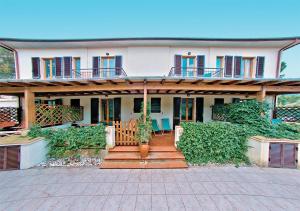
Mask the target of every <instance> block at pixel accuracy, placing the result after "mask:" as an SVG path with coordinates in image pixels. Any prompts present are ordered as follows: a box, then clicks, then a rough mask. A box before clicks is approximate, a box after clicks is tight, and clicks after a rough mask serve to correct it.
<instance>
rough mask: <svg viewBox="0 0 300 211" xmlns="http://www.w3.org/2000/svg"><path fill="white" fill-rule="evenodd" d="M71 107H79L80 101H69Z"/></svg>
mask: <svg viewBox="0 0 300 211" xmlns="http://www.w3.org/2000/svg"><path fill="white" fill-rule="evenodd" d="M70 104H71V107H77V108H78V107H80V99H71V102H70Z"/></svg>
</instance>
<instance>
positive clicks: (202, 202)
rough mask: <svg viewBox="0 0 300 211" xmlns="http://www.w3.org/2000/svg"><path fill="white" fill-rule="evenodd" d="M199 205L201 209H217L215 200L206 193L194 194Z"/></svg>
mask: <svg viewBox="0 0 300 211" xmlns="http://www.w3.org/2000/svg"><path fill="white" fill-rule="evenodd" d="M196 198H197V200H198V203H199V206H200V207H201V209H202V210H218V208H217V206H216V204H215V202H214V201H213V200H212V199H211V197H210V196H208V195H196Z"/></svg>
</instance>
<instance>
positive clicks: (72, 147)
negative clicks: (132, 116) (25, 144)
mask: <svg viewBox="0 0 300 211" xmlns="http://www.w3.org/2000/svg"><path fill="white" fill-rule="evenodd" d="M28 136H30V137H32V138H35V137H45V139H46V140H47V141H48V147H49V151H48V157H50V158H61V157H67V156H70V155H73V156H78V154H77V152H78V151H79V150H81V149H91V148H93V149H95V151H96V152H97V151H99V150H100V149H104V148H105V146H106V132H105V126H103V125H99V126H89V127H80V128H75V127H70V128H67V129H42V128H41V127H39V126H38V125H35V126H33V127H32V128H31V130H30V131H29V133H28Z"/></svg>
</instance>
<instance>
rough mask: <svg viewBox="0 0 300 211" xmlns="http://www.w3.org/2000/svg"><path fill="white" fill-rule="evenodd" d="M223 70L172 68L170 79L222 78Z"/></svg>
mask: <svg viewBox="0 0 300 211" xmlns="http://www.w3.org/2000/svg"><path fill="white" fill-rule="evenodd" d="M223 72H224V71H223V68H211V67H172V68H171V70H170V72H169V76H171V77H197V78H222V77H223V76H224V74H223Z"/></svg>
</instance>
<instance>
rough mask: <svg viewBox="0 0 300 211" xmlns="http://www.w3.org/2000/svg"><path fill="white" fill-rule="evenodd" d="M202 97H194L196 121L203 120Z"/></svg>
mask: <svg viewBox="0 0 300 211" xmlns="http://www.w3.org/2000/svg"><path fill="white" fill-rule="evenodd" d="M203 103H204V100H203V97H197V98H196V122H203Z"/></svg>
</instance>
